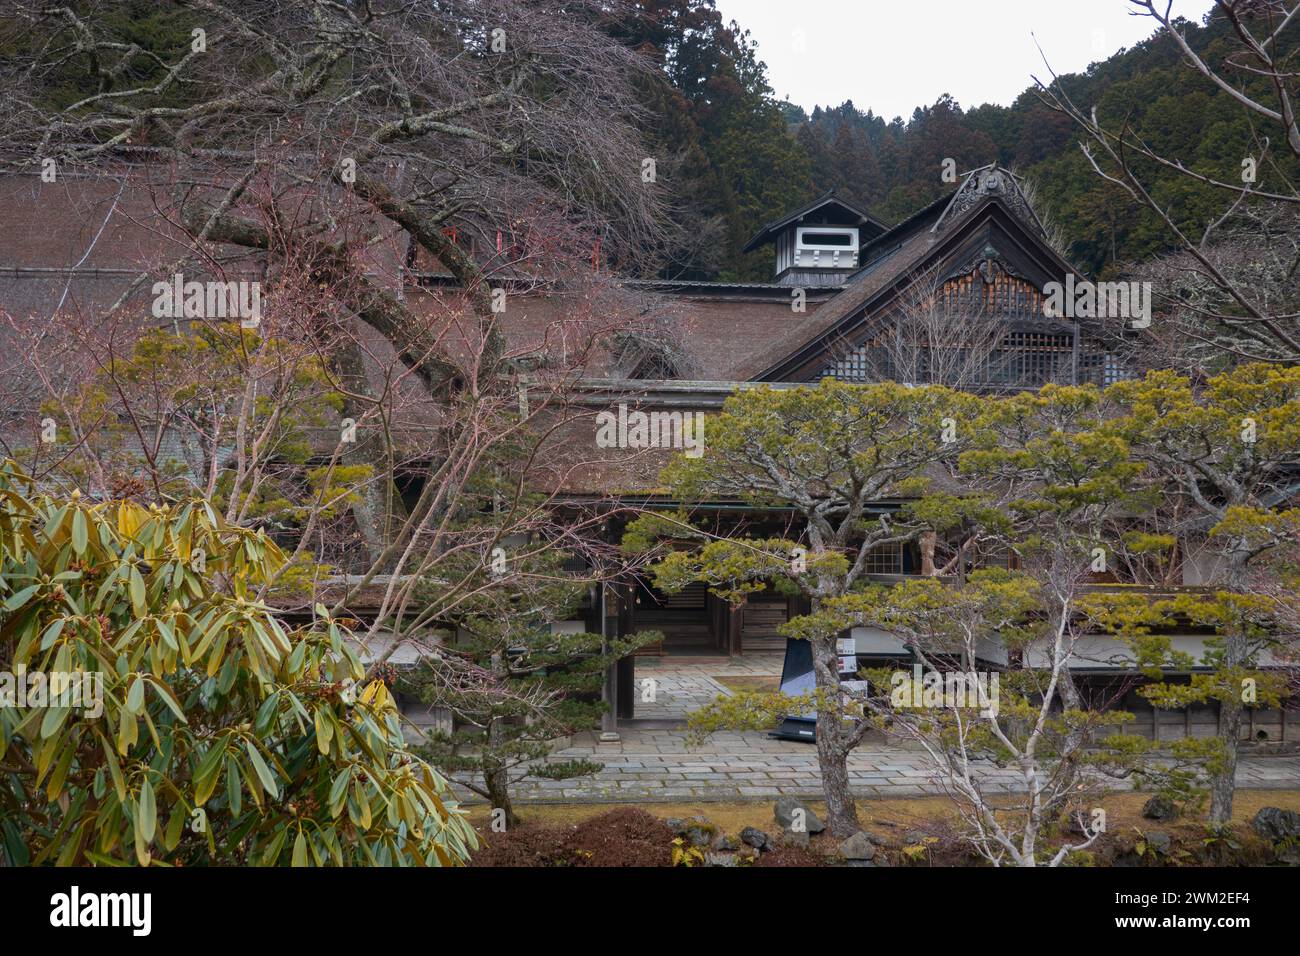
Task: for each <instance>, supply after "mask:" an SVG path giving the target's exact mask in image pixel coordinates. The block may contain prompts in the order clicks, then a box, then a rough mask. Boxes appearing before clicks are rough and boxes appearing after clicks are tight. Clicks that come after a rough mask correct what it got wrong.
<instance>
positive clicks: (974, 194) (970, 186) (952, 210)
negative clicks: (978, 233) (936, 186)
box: [930, 163, 1047, 235]
mask: <svg viewBox="0 0 1300 956" xmlns="http://www.w3.org/2000/svg"><path fill="white" fill-rule="evenodd" d="M990 198H997V199H999V200H1001V201H1002V202H1003V203H1004V204H1005V205H1006V206H1007V208H1009V209H1010V210H1011V212H1012V213H1013V214H1014V215H1015V216H1016V217H1017V218H1018V219H1020V220H1022V221H1023V222H1025V223H1027V224H1029V225H1031V226H1033V227H1034V228H1035V229H1037V230H1038V233H1039V235H1046V234H1047V231H1046V230H1045V229H1044V228H1043V224H1042V222H1041V221H1039V219H1038V216H1037V215H1036V214H1035V213H1034V210H1033V207H1032V206H1030V205H1029V200H1027V199H1026V198H1025V194H1024V192H1023V190H1022V189H1021V187H1020V177H1019V176H1017V175H1016V174H1015V173H1013V172H1011V171H1010V170H1009V169H1002V168H1001V167H999V166H998V165H997V164H996V163H990V164H989V165H988V166H981V167H980V168H979V169H973V170H971V171H970V172H969V173H967V174H966V178H965V179H964V180H963V181H962V184H961V185H960V186H958V187H957V191H956V192H955V193H954V194H953V197H952V199H951V200H949V202H948V205H947V207H945V209H944V211H943V213H942V214H941V215H940V216H939V218H938V220H937V221H936V222H935V224H934V226H933V227H932V228H931V229H930V231H931V232H934V233H937V232H940V231H942V230H943V229H944V228H945V227H946V225H947V224H948V223H951V222H954V221H955V220H957V219H960V218H961V217H962V216H963V215H964V214H965V213H967V212H969V211H970V210H972V209H974V208H975V207H976V206H978V205H980V204H982V203H983V202H984V201H985V200H987V199H990Z"/></svg>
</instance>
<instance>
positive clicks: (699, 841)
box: [686, 824, 713, 847]
mask: <svg viewBox="0 0 1300 956" xmlns="http://www.w3.org/2000/svg"><path fill="white" fill-rule="evenodd" d="M686 839H687V841H689V842H690V844H691V846H699V847H705V846H712V845H713V825H712V824H709V825H707V826H699V825H692V826H689V827H687V828H686Z"/></svg>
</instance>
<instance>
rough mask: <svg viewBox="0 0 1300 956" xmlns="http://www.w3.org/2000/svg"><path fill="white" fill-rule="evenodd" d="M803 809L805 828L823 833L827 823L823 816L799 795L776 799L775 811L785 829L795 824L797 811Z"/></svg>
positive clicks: (812, 831) (808, 830)
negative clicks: (822, 819)
mask: <svg viewBox="0 0 1300 956" xmlns="http://www.w3.org/2000/svg"><path fill="white" fill-rule="evenodd" d="M799 810H802V811H803V829H804V830H805V831H806V832H808V833H810V834H811V833H821V832H822V831H823V830H825V829H826V824H824V823H822V821H821V818H820V817H819V816H817V814H815V813H813V812H812V808H811V807H809V806H808V805H807V804H806V803H804V802H803V801H802V800H800V799H799V798H798V797H781V798H780V799H779V800H777V801H776V806H775V807H774V808H773V813H774V814H775V815H776V822H777V823H779V824H781V828H782V829H784V830H790V829H791V828H792V827H793V826H794V820H795V817H796V816H797V815H798V814H797V813H796V811H799Z"/></svg>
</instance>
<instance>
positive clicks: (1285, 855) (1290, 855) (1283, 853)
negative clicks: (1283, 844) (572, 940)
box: [1277, 846, 1300, 866]
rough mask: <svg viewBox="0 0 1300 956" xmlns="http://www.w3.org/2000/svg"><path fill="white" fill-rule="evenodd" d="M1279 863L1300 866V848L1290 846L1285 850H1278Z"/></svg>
mask: <svg viewBox="0 0 1300 956" xmlns="http://www.w3.org/2000/svg"><path fill="white" fill-rule="evenodd" d="M1277 862H1279V863H1285V864H1286V865H1287V866H1300V846H1289V847H1287V848H1286V849H1285V850H1278V853H1277Z"/></svg>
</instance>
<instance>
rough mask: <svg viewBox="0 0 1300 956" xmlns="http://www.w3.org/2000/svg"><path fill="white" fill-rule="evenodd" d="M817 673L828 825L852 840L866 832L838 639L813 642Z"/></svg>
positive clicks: (820, 751)
mask: <svg viewBox="0 0 1300 956" xmlns="http://www.w3.org/2000/svg"><path fill="white" fill-rule="evenodd" d="M812 651H813V672H814V673H815V675H816V677H817V689H818V690H819V691H821V697H822V701H821V702H819V707H818V711H817V764H818V767H819V768H820V770H821V775H822V792H823V793H825V795H826V816H827V819H826V826H827V827H829V828H830V832H831V834H832V835H833V836H837V837H840V838H841V839H843V838H845V837H851V836H853V834H855V833H857V832H858V831H859V830H861V829H862V825H861V824H860V823H859V822H858V808H857V804H856V803H855V802H854V800H853V794H852V792H850V790H849V760H848V758H849V753H848V748H847V747H846V746H845V741H844V707H843V701H842V699H841V697H840V675H839V661H838V660H837V659H836V656H835V637H834V636H831V637H828V638H827V637H819V638H813V639H812Z"/></svg>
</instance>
